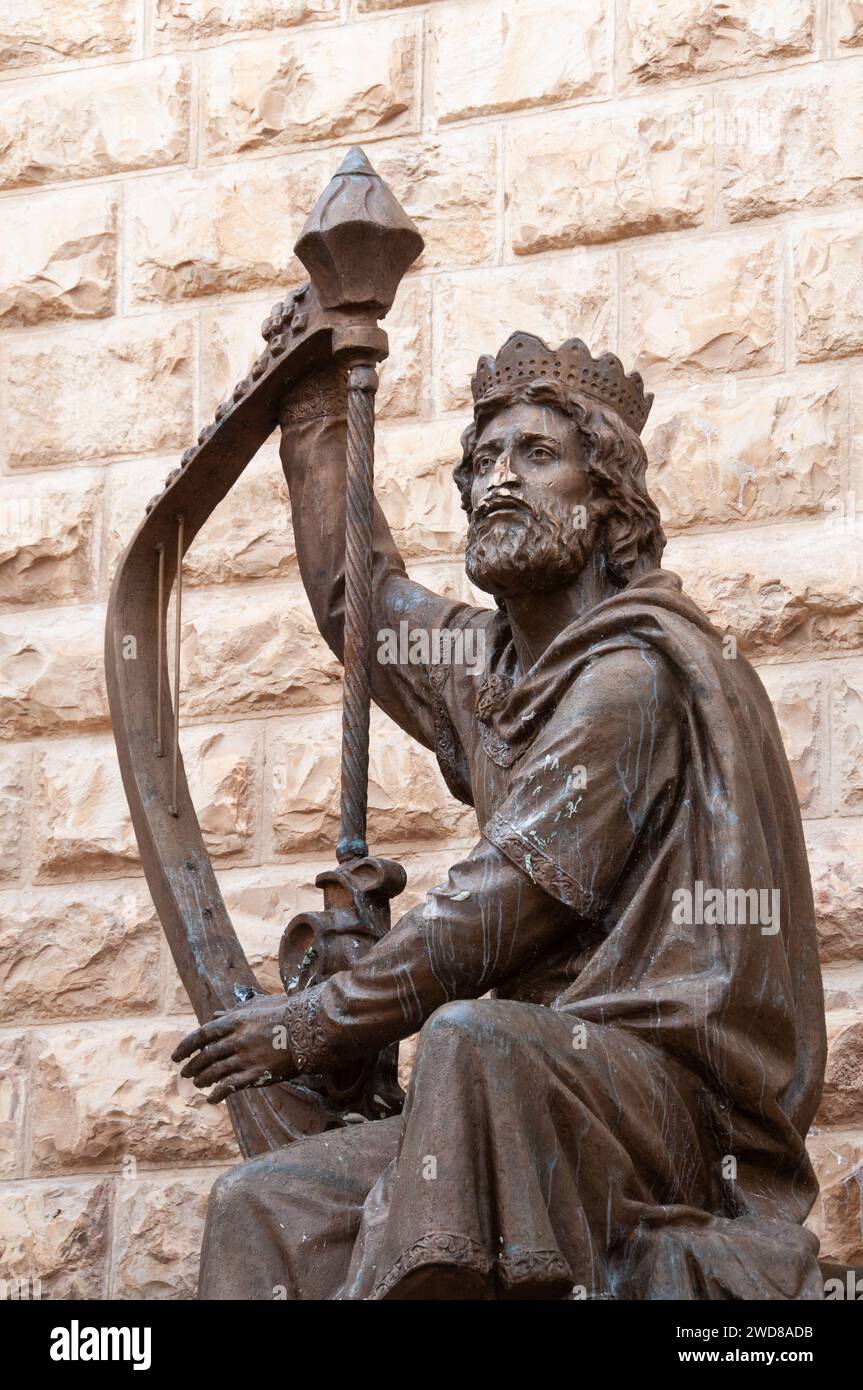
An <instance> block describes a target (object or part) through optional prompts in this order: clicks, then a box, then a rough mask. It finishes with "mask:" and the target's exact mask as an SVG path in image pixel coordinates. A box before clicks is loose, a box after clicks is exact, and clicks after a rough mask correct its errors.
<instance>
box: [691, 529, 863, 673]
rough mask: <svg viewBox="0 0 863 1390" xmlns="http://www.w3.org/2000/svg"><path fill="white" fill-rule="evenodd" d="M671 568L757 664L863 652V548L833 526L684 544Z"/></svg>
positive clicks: (694, 539) (737, 533)
mask: <svg viewBox="0 0 863 1390" xmlns="http://www.w3.org/2000/svg"><path fill="white" fill-rule="evenodd" d="M665 563H666V564H667V566H668V568H669V569H671V570H676V571H677V572H678V574H681V575H682V576H683V578H684V583H685V585H686V587H687V589H688V590H689V592H690V593H691V594H692V597H693V598H694V599H695V601H696V602H697V603H700V604H701V606H702V607H703V608H704V609H705V611H706V612H707V614H708V616H709V617H710V618H711V620H712V621H713V622H714V623H716V624H717V626H718V627H720V628H721V629H722V630H723V631H727V632H730V633H734V634H736V635H737V637H738V638H739V640H740V650H741V651H742V652H743V654H744V655H745V656H748V657H750V659H752V658H754V659H755V660H759V659H767V660H775V659H776V658H777V657H781V658H782V659H784V660H788V659H790V658H792V657H793V658H796V659H798V660H801V659H803V658H808V657H810V656H816V655H821V654H824V653H832V654H838V653H841V652H843V651H844V652H847V651H849V650H850V651H854V650H857V649H858V648H859V647H860V646H861V644H863V584H861V579H860V552H859V544H852V543H851V542H850V541H848V540H847V538H846V537H845V536H843V535H842V534H841V532H839V531H838V530H835V529H833V528H832V525H831V524H828V523H826V522H825V523H823V524H822V525H820V526H811V527H810V526H805V527H804V526H797V527H794V528H786V527H781V526H775V527H772V528H771V529H770V531H769V532H766V533H764V534H763V535H762V536H761V537H760V538H759V539H758V541H755V540H754V539H753V537H752V536H750V535H748V534H747V533H746V531H742V532H741V531H731V532H725V533H722V534H719V533H717V534H716V535H712V536H707V535H700V536H676V537H673V538H672V540H671V541H670V543H669V546H668V550H667V551H666V557H665Z"/></svg>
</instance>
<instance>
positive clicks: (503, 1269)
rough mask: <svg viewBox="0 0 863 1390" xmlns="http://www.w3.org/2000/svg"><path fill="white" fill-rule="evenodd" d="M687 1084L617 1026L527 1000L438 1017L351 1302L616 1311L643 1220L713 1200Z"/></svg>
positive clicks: (477, 1004)
mask: <svg viewBox="0 0 863 1390" xmlns="http://www.w3.org/2000/svg"><path fill="white" fill-rule="evenodd" d="M686 1084H687V1077H686V1075H685V1074H684V1073H683V1072H682V1071H677V1070H676V1069H675V1067H674V1064H672V1063H670V1062H668V1060H667V1059H665V1058H664V1057H663V1056H662V1054H660V1053H659V1052H658V1051H657V1050H656V1049H654V1048H652V1047H650V1046H649V1045H647V1044H644V1043H641V1042H640V1041H639V1040H638V1039H637V1038H633V1037H632V1035H630V1034H626V1033H624V1032H623V1031H622V1030H620V1029H617V1028H614V1027H610V1026H605V1025H597V1024H588V1025H585V1026H584V1027H583V1028H582V1027H579V1025H578V1020H577V1019H574V1018H570V1017H568V1016H566V1015H563V1014H560V1013H555V1012H553V1011H552V1010H551V1009H548V1008H544V1007H541V1006H538V1005H533V1004H524V1003H520V1002H515V1001H505V1000H462V1001H458V1002H454V1003H451V1004H447V1005H445V1006H444V1007H443V1008H441V1009H438V1010H437V1012H436V1013H435V1014H434V1015H433V1016H432V1018H431V1019H429V1021H428V1022H427V1023H426V1025H425V1027H424V1028H423V1030H422V1033H421V1034H420V1039H419V1044H418V1049H417V1060H416V1065H415V1069H414V1074H413V1077H412V1081H411V1086H410V1090H409V1093H408V1099H407V1103H406V1106H405V1112H404V1132H403V1137H402V1140H401V1144H400V1147H399V1153H398V1158H397V1161H396V1163H395V1164H393V1165H392V1167H391V1168H389V1169H388V1170H387V1172H386V1175H385V1177H384V1178H383V1179H382V1180H381V1183H380V1184H378V1185H377V1186H376V1188H375V1192H374V1194H373V1195H372V1196H371V1197H370V1199H369V1202H368V1203H367V1206H366V1217H365V1219H364V1222H363V1226H362V1228H361V1231H360V1233H359V1237H358V1240H357V1243H356V1247H355V1254H354V1260H353V1262H352V1268H351V1271H350V1274H349V1276H348V1279H347V1281H346V1284H345V1296H346V1297H350V1298H360V1299H363V1298H397V1299H402V1298H423V1297H425V1298H435V1299H437V1298H455V1297H459V1296H460V1297H463V1298H483V1297H485V1298H488V1297H492V1298H501V1297H503V1298H562V1297H566V1296H568V1294H569V1293H570V1292H571V1291H572V1289H573V1288H574V1287H575V1286H577V1287H578V1288H579V1289H580V1290H581V1296H586V1297H592V1298H596V1297H608V1296H610V1294H611V1291H612V1287H613V1283H614V1273H615V1268H616V1266H615V1256H616V1251H615V1249H614V1247H615V1242H620V1241H623V1242H624V1244H625V1242H626V1238H627V1232H628V1231H629V1230H630V1229H631V1228H632V1227H633V1226H634V1225H637V1223H638V1221H639V1219H640V1215H641V1213H644V1212H645V1211H646V1210H647V1209H648V1208H650V1209H652V1210H653V1211H655V1210H656V1206H657V1203H658V1202H661V1203H685V1204H688V1205H693V1206H696V1207H698V1206H701V1205H702V1203H703V1202H704V1200H705V1194H706V1191H707V1186H708V1177H707V1175H706V1173H705V1169H704V1164H703V1159H702V1153H701V1145H700V1142H699V1138H698V1134H697V1131H696V1126H695V1123H694V1116H693V1111H694V1108H695V1105H696V1104H697V1097H696V1095H695V1094H694V1092H693V1091H692V1084H691V1079H690V1080H689V1087H690V1094H689V1095H688V1096H685V1095H684V1092H685V1087H686ZM384 1189H386V1190H384ZM375 1202H376V1203H377V1209H376V1210H374V1211H373V1210H372V1207H373V1205H374V1203H375ZM371 1218H373V1220H372V1219H371ZM577 1296H578V1295H577Z"/></svg>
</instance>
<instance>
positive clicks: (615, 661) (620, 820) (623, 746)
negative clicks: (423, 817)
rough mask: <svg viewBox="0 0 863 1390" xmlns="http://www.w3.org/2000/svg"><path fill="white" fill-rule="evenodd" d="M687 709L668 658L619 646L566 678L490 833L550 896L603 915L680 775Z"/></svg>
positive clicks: (669, 803)
mask: <svg viewBox="0 0 863 1390" xmlns="http://www.w3.org/2000/svg"><path fill="white" fill-rule="evenodd" d="M685 730H686V719H685V715H684V712H683V710H682V709H681V706H680V702H679V697H678V695H677V693H676V686H675V682H674V680H673V678H672V676H671V674H670V671H669V669H668V666H667V663H666V660H665V658H663V657H662V656H660V655H659V654H658V653H657V652H653V651H651V650H649V649H644V648H636V647H631V648H624V649H622V650H618V651H615V652H611V653H609V654H606V655H603V656H601V657H599V658H597V659H596V660H595V661H594V662H593V663H592V664H591V665H590V666H589V667H588V668H587V669H586V670H585V671H584V672H583V674H582V675H581V676H580V677H579V679H578V680H577V681H575V682H574V683H573V685H572V686H571V687H570V689H569V690H568V692H567V693H566V695H565V696H564V698H563V699H562V701H561V703H560V705H559V706H558V709H557V710H556V712H555V714H554V716H553V717H552V719H551V720H549V723H548V725H547V726H546V728H545V730H544V731H543V733H542V735H541V736H540V737H538V738H537V739H536V740H534V742H533V744H532V745H531V747H530V749H529V751H528V753H527V754H526V755H525V757H524V758H523V759H522V760H521V762H520V763H519V764H518V768H517V771H516V775H515V777H514V779H513V783H512V785H511V788H510V791H509V793H508V795H507V797H506V799H505V801H504V802H503V803H502V804H501V805H500V806H499V807H498V808H497V810H496V812H495V814H494V815H493V816H492V817H491V819H490V821H489V822H488V823H487V824H486V825H484V826H483V827H482V830H483V834H484V836H485V838H486V839H487V840H489V841H490V842H491V843H492V844H494V845H496V846H497V848H498V849H499V850H500V852H501V853H502V854H504V855H505V856H506V857H507V859H509V860H510V861H511V862H512V863H513V864H514V865H517V867H518V868H519V869H520V870H521V871H522V872H523V873H524V874H526V875H527V876H528V878H530V880H531V881H532V882H533V883H536V884H537V885H539V886H541V887H542V888H544V889H545V891H546V892H547V893H549V894H550V895H551V896H552V897H554V898H556V899H557V900H558V901H559V902H561V903H564V904H566V906H567V907H570V908H572V909H574V910H575V912H577V913H578V915H579V916H580V917H583V918H586V919H589V920H590V921H592V922H597V923H599V924H602V922H603V919H604V918H605V917H606V916H607V914H608V911H609V907H610V904H611V903H612V902H613V899H614V895H615V888H616V885H617V884H618V882H619V881H620V880H621V879H626V877H627V872H628V868H629V866H630V865H631V864H632V862H633V860H634V858H635V857H636V856H637V855H641V856H642V857H644V856H645V855H647V856H648V857H649V856H650V855H651V854H652V846H653V847H655V845H656V843H658V841H659V840H660V839H661V836H662V833H663V828H664V826H665V824H666V820H667V816H668V813H669V811H670V809H671V808H672V807H673V806H674V804H675V802H676V800H677V798H678V795H679V790H680V787H681V785H682V770H683V766H684V756H685V755H684V750H685V746H686V733H685Z"/></svg>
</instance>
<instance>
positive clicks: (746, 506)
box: [644, 378, 848, 530]
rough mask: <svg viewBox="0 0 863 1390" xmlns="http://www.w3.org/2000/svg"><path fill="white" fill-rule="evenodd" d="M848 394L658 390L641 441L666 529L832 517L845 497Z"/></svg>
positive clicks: (819, 385)
mask: <svg viewBox="0 0 863 1390" xmlns="http://www.w3.org/2000/svg"><path fill="white" fill-rule="evenodd" d="M847 412H848V393H847V391H846V389H845V386H844V384H843V383H838V382H836V381H832V380H828V381H823V382H820V381H812V380H808V379H807V380H805V381H795V380H790V381H784V382H780V383H778V384H774V383H773V382H770V383H762V382H758V383H753V382H743V383H740V384H738V383H737V381H736V379H735V378H728V379H726V380H725V381H724V382H723V384H722V387H721V389H719V390H715V391H707V392H699V393H697V394H696V393H694V392H692V391H689V392H687V393H686V395H685V396H683V395H676V394H675V395H672V394H666V393H665V392H663V391H660V392H659V394H658V396H657V399H656V403H655V404H654V407H653V410H652V411H651V414H650V419H649V420H648V423H647V427H646V429H645V431H644V443H645V447H646V449H647V456H648V458H649V460H650V469H649V472H648V487H649V488H650V493H651V496H652V497H653V499H654V500H655V502H656V503H657V505H658V506H659V508H660V511H661V512H662V518H663V522H664V524H665V525H666V527H667V528H668V529H669V530H678V529H680V528H681V527H685V526H703V525H716V524H722V523H728V522H738V521H750V522H761V523H768V524H769V523H770V522H774V521H777V520H781V519H782V518H783V517H790V516H806V515H816V514H818V513H819V512H822V513H823V512H828V513H832V512H833V510H834V509H835V508H837V507H838V505H839V502H840V497H841V490H842V466H841V465H842V461H843V456H844V454H845V449H846V445H845V439H844V436H845V433H846V430H847Z"/></svg>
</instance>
